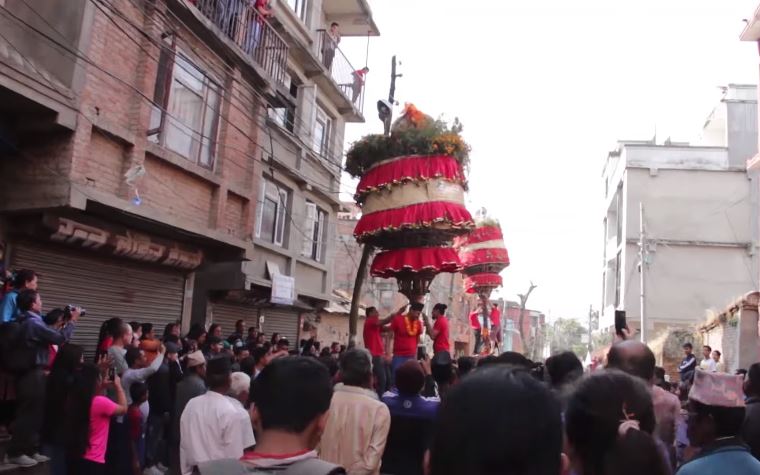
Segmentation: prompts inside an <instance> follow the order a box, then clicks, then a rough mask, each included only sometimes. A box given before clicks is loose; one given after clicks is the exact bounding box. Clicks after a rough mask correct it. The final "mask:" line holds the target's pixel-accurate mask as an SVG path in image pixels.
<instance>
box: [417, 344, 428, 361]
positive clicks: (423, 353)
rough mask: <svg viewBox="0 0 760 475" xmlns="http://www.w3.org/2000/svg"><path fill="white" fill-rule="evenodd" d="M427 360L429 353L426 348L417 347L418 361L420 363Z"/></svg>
mask: <svg viewBox="0 0 760 475" xmlns="http://www.w3.org/2000/svg"><path fill="white" fill-rule="evenodd" d="M426 359H427V352H426V351H425V347H424V346H418V347H417V360H418V361H424V360H426Z"/></svg>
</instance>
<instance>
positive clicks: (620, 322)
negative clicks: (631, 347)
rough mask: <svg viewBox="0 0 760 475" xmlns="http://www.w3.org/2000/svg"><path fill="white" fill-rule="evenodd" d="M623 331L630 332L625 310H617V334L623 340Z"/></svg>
mask: <svg viewBox="0 0 760 475" xmlns="http://www.w3.org/2000/svg"><path fill="white" fill-rule="evenodd" d="M623 330H628V323H627V322H626V318H625V310H615V333H617V334H618V335H620V337H621V338H624V337H625V334H624V333H623Z"/></svg>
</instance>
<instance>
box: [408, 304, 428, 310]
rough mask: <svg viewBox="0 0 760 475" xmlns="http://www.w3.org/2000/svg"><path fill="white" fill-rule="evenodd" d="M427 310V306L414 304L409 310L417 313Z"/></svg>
mask: <svg viewBox="0 0 760 475" xmlns="http://www.w3.org/2000/svg"><path fill="white" fill-rule="evenodd" d="M424 308H425V304H423V303H419V302H414V303H412V304H411V305H409V310H413V311H415V312H421V311H422V310H423V309H424Z"/></svg>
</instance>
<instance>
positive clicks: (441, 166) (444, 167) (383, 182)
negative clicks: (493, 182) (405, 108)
mask: <svg viewBox="0 0 760 475" xmlns="http://www.w3.org/2000/svg"><path fill="white" fill-rule="evenodd" d="M433 178H443V179H445V180H448V181H454V182H459V183H464V182H465V180H466V179H465V176H464V172H463V171H462V168H461V167H460V166H459V163H458V162H457V161H456V159H454V158H453V157H449V156H448V155H411V156H408V157H398V158H395V159H393V160H391V161H387V162H385V163H381V164H380V165H377V166H375V167H373V168H371V169H370V170H368V171H367V172H366V173H365V174H364V176H362V178H361V180H360V181H359V185H358V186H357V187H356V194H355V195H354V197H355V198H356V201H359V202H361V201H362V198H363V197H364V195H366V194H367V193H371V192H373V191H376V190H377V189H379V188H383V187H390V186H392V185H395V184H399V183H404V182H408V181H427V180H430V179H433Z"/></svg>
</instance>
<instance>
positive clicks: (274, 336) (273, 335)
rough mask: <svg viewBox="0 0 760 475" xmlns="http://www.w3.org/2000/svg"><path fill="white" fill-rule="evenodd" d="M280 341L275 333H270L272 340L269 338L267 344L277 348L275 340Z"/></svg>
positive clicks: (278, 335)
mask: <svg viewBox="0 0 760 475" xmlns="http://www.w3.org/2000/svg"><path fill="white" fill-rule="evenodd" d="M279 339H280V334H279V333H277V332H274V333H272V338H270V340H269V342H270V343H271V344H272V346H277V340H279Z"/></svg>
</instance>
